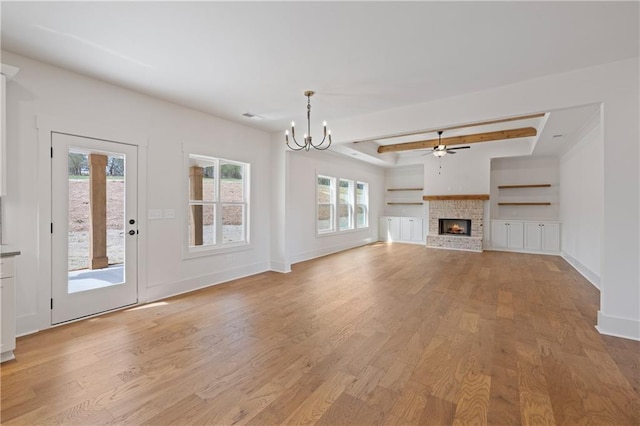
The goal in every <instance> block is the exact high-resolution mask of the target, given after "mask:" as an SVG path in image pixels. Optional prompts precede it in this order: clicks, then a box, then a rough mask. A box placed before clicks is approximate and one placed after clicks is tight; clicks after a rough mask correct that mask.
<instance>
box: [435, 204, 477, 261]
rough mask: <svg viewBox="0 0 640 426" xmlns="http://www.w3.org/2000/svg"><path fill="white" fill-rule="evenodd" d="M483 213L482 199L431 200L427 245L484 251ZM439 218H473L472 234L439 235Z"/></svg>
mask: <svg viewBox="0 0 640 426" xmlns="http://www.w3.org/2000/svg"><path fill="white" fill-rule="evenodd" d="M483 215H484V207H483V201H482V200H431V201H429V235H427V247H434V248H448V249H455V250H471V251H482V236H483ZM438 219H469V220H471V236H462V235H451V234H446V235H438V229H439V226H438Z"/></svg>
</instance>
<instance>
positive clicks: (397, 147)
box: [378, 127, 537, 154]
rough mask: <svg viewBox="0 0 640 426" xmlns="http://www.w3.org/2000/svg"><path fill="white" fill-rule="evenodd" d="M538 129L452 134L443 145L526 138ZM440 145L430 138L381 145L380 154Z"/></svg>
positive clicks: (534, 133) (443, 140)
mask: <svg viewBox="0 0 640 426" xmlns="http://www.w3.org/2000/svg"><path fill="white" fill-rule="evenodd" d="M536 134H537V130H536V129H535V128H534V127H522V128H520V129H510V130H498V131H495V132H486V133H475V134H472V135H462V136H452V137H450V138H442V145H446V146H453V145H465V144H472V143H480V142H491V141H502V140H507V139H516V138H526V137H530V136H535V135H536ZM435 146H438V139H428V140H423V141H416V142H406V143H397V144H393V145H381V146H379V147H378V154H382V153H383V152H398V151H411V150H415V149H425V148H433V147H435Z"/></svg>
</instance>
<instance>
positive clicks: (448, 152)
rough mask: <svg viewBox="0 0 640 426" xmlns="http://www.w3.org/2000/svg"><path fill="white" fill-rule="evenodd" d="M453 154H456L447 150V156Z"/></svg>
mask: <svg viewBox="0 0 640 426" xmlns="http://www.w3.org/2000/svg"><path fill="white" fill-rule="evenodd" d="M455 153H456V152H455V151H451V150H449V149H448V150H447V154H455Z"/></svg>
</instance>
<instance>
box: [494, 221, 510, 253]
mask: <svg viewBox="0 0 640 426" xmlns="http://www.w3.org/2000/svg"><path fill="white" fill-rule="evenodd" d="M491 246H493V247H503V248H504V247H507V224H506V222H503V221H501V220H493V221H491Z"/></svg>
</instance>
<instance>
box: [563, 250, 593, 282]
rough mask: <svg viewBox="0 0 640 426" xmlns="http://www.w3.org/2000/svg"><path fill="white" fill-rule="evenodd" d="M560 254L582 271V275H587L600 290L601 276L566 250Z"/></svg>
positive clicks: (574, 267)
mask: <svg viewBox="0 0 640 426" xmlns="http://www.w3.org/2000/svg"><path fill="white" fill-rule="evenodd" d="M560 256H561V257H562V258H563V259H564V260H566V261H567V263H568V264H569V265H571V266H573V269H575V270H576V271H578V272H580V275H582V276H583V277H585V278H586V279H587V281H589V282H590V283H591V284H593V286H594V287H595V288H597V289H598V290H600V277H599V276H598V275H596V274H594V273H593V272H592V271H591V270H590V269H589V268H587V267H586V266H584V265H583V264H582V263H580V261H579V260H577V259H575V258H573V257H572V256H571V255H570V254H569V253H567V252H566V251H564V250H563V251H562V252H560Z"/></svg>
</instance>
